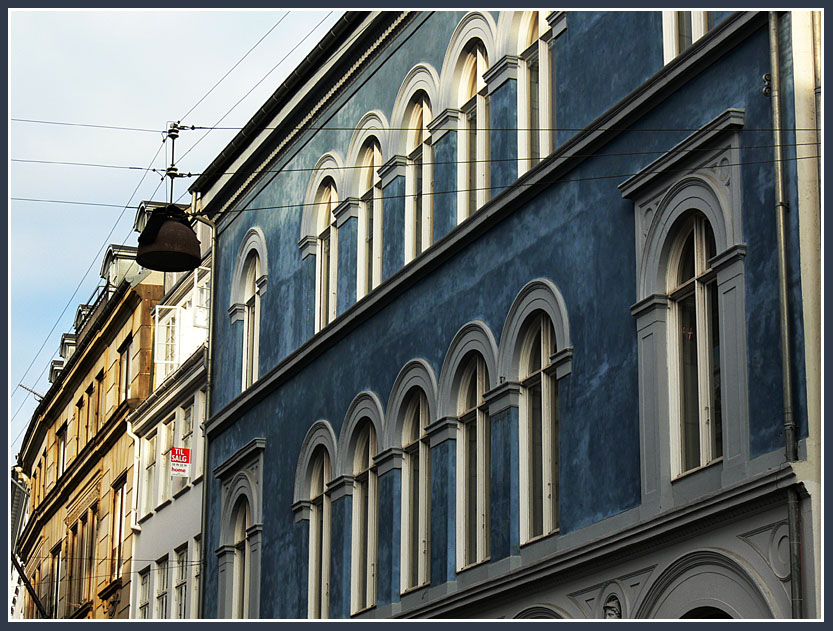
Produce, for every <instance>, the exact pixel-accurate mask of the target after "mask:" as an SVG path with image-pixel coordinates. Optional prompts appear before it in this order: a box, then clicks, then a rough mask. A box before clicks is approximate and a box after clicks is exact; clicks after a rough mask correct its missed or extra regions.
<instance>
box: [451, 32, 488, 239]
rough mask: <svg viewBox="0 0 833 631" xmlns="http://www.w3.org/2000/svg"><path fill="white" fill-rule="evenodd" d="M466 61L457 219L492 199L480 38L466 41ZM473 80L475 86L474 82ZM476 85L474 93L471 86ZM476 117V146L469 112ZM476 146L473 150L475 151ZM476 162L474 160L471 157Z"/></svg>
mask: <svg viewBox="0 0 833 631" xmlns="http://www.w3.org/2000/svg"><path fill="white" fill-rule="evenodd" d="M465 54H466V56H467V57H466V59H465V60H464V62H463V72H462V75H461V76H462V77H463V80H462V82H461V85H460V86H459V103H460V106H459V107H460V110H461V112H462V115H461V116H460V118H459V122H458V132H457V139H458V142H457V160H458V166H457V223H458V224H459V223H462V222H463V221H465V220H466V219H468V218H469V217H471V216H472V215H473V214H474V213H475V212H476V211H477V209H479V208H480V207H481V206H483V204H485V203H486V202H487V201H489V197H490V195H489V188H488V187H489V103H488V96H487V95H488V92H487V86H486V80H485V79H484V78H483V74H484V73H485V72H486V70H488V67H489V64H488V59H487V58H486V47H485V45H484V44H483V43H482V42H480V41H479V40H476V39H475V40H471V42H470V43H469V44H468V45H467V52H466V53H465ZM472 84H473V86H472ZM471 88H473V93H472V89H471ZM471 114H474V115H475V117H476V121H477V129H476V133H475V147H474V148H471V147H470V139H469V135H470V129H469V127H470V125H471V123H470V122H469V119H470V115H471ZM472 149H473V151H472ZM471 156H474V162H473V163H472V157H471ZM471 180H474V188H475V191H474V192H473V193H474V198H475V201H474V208H472V207H471V205H472V204H471V202H470V195H471V194H472V191H470V189H471V185H470V182H471Z"/></svg>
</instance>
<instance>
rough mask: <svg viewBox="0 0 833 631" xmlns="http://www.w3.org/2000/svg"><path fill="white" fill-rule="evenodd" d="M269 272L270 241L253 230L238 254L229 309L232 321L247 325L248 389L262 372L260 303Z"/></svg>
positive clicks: (245, 382)
mask: <svg viewBox="0 0 833 631" xmlns="http://www.w3.org/2000/svg"><path fill="white" fill-rule="evenodd" d="M267 270H268V260H267V257H266V238H265V237H264V235H263V231H262V230H261V229H260V228H259V227H253V228H250V229H249V231H248V232H247V233H246V236H245V237H244V239H243V242H242V243H241V244H240V250H239V251H238V254H237V263H236V265H235V270H234V275H233V277H232V278H233V280H232V288H231V305H230V306H229V315H230V316H231V321H232V322H237V321H242V323H243V330H242V338H243V343H242V349H243V356H242V362H241V363H242V372H241V384H242V387H243V389H244V390H245V389H246V388H248V387H249V386H251V385H252V384H253V383H254V382H255V381H257V378H258V373H259V356H260V311H261V307H260V304H261V298H262V297H263V295H264V294H265V293H266V284H267V278H268V276H267Z"/></svg>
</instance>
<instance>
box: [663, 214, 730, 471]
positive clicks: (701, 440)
mask: <svg viewBox="0 0 833 631" xmlns="http://www.w3.org/2000/svg"><path fill="white" fill-rule="evenodd" d="M680 223H681V225H680V226H679V228H678V232H677V236H676V240H675V242H674V245H673V246H672V250H671V259H670V261H671V264H670V266H669V269H668V295H669V298H670V299H671V305H672V315H671V326H670V327H669V331H670V336H671V339H670V340H669V364H670V366H671V369H672V383H671V387H672V388H676V391H677V396H673V397H672V414H673V416H674V417H675V418H676V422H675V423H673V424H672V432H673V433H675V434H676V439H675V440H674V444H677V445H679V451H678V454H677V455H678V458H679V462H678V463H677V466H675V467H674V471H675V473H676V474H682V473H685V472H687V471H691V470H692V469H697V468H699V467H701V466H705V465H707V464H709V463H710V462H712V461H714V460H716V459H718V458H720V457H722V455H723V438H722V434H723V423H722V417H721V407H720V336H719V320H718V306H717V298H718V296H717V274H716V273H715V272H713V271H712V269H711V268H710V267H709V263H708V261H709V259H711V258H712V257H714V255H715V253H716V252H715V250H716V247H715V240H714V233H713V232H712V229H711V227H710V226H709V223H708V221H707V220H706V218H705V217H704V216H703V215H702V214H700V213H695V214H691V215H688V216H685V217H683V218H682V219H681V220H680ZM672 392H673V390H672Z"/></svg>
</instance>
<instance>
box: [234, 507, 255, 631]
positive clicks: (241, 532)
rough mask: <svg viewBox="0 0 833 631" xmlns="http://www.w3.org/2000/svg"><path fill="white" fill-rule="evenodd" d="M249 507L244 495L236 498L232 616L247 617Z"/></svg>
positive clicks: (249, 563)
mask: <svg viewBox="0 0 833 631" xmlns="http://www.w3.org/2000/svg"><path fill="white" fill-rule="evenodd" d="M251 522H252V517H251V508H250V507H249V501H248V499H247V498H246V497H245V496H241V497H239V498H238V500H237V503H236V504H235V507H234V511H233V516H232V523H233V524H234V530H233V535H234V536H233V539H232V545H233V546H234V566H233V569H232V575H233V579H232V581H233V588H232V589H233V596H232V602H233V603H234V609H233V611H232V617H233V618H248V617H249V611H248V603H249V601H250V599H251V594H250V576H249V572H250V569H251V550H250V544H249V540H248V536H247V532H248V530H249V527H250V526H251V525H252V523H251Z"/></svg>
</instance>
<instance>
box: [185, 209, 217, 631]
mask: <svg viewBox="0 0 833 631" xmlns="http://www.w3.org/2000/svg"><path fill="white" fill-rule="evenodd" d="M198 203H199V200H198V199H197V194H196V193H192V194H191V209H192V212H193V215H194V219H196V220H197V221H200V222H202V223H204V224H205V225H207V226H208V227H209V228H211V269H210V271H209V274H211V280H210V281H209V282H210V284H209V290H208V337H207V339H206V347H207V348H206V358H205V402H204V405H203V409H204V412H205V414H204V416H205V418H204V419H203V422H202V428H201V429H202V431H203V443H202V463H203V464H202V510H201V511H200V512H201V516H200V563H201V564H202V568H201V569H200V576H205V572H204V569H205V557H206V551H207V550H208V549H209V548H208V542H207V541H206V539H205V525H206V512H205V506H206V501H207V499H208V437H207V436H206V435H205V426H206V424H207V423H208V419H209V418H211V379H212V374H211V373H212V371H211V363H212V353H211V351H212V347H213V343H214V340H213V335H212V333H213V331H214V300H215V295H214V289H215V281H214V279H215V278H216V277H217V275H216V274H215V271H216V267H217V266H216V261H217V224H216V223H214V222H213V221H212V220H211V219H209V218H208V217H203V216H202V215H200V214H198V213H197V205H198ZM201 582H202V585H200V593H199V594H198V600H199V602H198V603H197V615H198V616H199V617H201V618H202V617H204V616H203V608H204V606H205V587H204V585H205V579H203V580H202V581H201Z"/></svg>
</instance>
